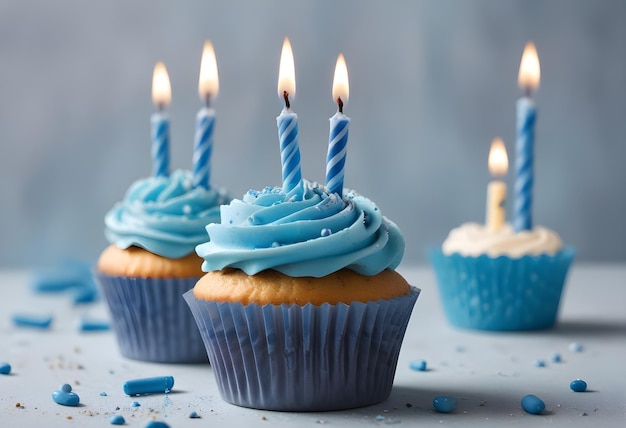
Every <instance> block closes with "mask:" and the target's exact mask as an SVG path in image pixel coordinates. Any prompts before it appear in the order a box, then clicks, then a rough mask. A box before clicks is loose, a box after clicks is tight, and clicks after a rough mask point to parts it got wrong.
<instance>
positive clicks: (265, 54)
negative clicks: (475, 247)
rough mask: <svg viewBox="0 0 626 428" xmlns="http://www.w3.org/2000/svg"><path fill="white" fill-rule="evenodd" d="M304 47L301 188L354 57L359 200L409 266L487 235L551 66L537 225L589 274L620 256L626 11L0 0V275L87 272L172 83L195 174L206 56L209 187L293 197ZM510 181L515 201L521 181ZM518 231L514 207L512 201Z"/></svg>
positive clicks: (319, 159)
mask: <svg viewBox="0 0 626 428" xmlns="http://www.w3.org/2000/svg"><path fill="white" fill-rule="evenodd" d="M285 36H289V38H290V39H291V42H292V46H293V49H294V56H295V63H296V64H295V65H296V78H297V96H296V98H295V100H294V101H293V108H294V110H295V111H296V112H297V113H298V114H299V117H300V122H299V125H300V145H301V153H302V160H303V164H302V168H303V175H304V176H305V177H307V178H309V179H311V180H317V181H323V180H324V168H325V155H326V146H327V141H328V118H329V117H330V116H331V115H332V114H334V112H335V105H334V104H333V101H332V99H331V94H330V91H331V83H332V73H333V69H334V63H335V60H336V57H337V55H338V53H339V52H343V53H344V54H345V56H346V61H347V64H348V70H349V74H350V85H351V97H350V101H349V103H348V104H347V105H346V107H345V111H346V113H347V114H348V115H349V116H350V117H351V119H352V123H351V128H350V139H349V142H348V144H349V146H348V157H347V166H346V180H345V184H346V186H347V187H351V188H354V189H356V190H358V191H360V192H361V193H363V194H365V195H367V196H369V197H370V198H371V199H373V200H374V201H375V202H377V203H378V205H379V206H380V207H381V209H382V210H383V212H384V213H385V214H386V215H387V216H388V217H390V218H391V219H393V220H394V221H396V223H398V225H399V226H400V227H401V229H402V230H403V231H404V233H405V236H406V240H407V250H406V253H405V260H404V263H407V264H408V263H415V262H425V260H426V259H425V249H426V248H427V247H428V246H429V245H433V244H437V243H440V242H441V241H442V240H443V239H444V238H445V236H446V234H447V232H448V231H449V229H450V228H452V227H454V226H456V225H458V224H460V223H463V222H465V221H483V219H484V210H485V192H486V186H487V183H488V181H489V180H490V177H489V173H488V171H487V167H486V160H487V154H488V150H489V144H490V142H491V139H492V138H493V137H494V136H496V135H499V136H501V137H502V138H503V139H504V141H505V144H506V145H507V149H508V151H509V156H511V157H512V155H513V144H514V132H515V131H514V128H515V118H514V116H515V101H516V99H517V98H518V96H519V90H518V88H517V71H518V67H519V61H520V57H521V53H522V50H523V46H524V44H525V42H526V41H527V40H533V41H534V42H535V43H536V45H537V49H538V51H539V57H540V61H541V67H542V81H541V87H540V89H539V91H538V92H537V94H536V96H535V99H536V102H537V104H538V108H539V118H538V123H537V130H536V134H537V140H536V162H535V168H536V169H535V171H536V173H535V192H534V194H535V199H534V218H535V222H536V224H541V225H544V226H547V227H550V228H554V229H555V230H557V231H558V232H559V233H560V234H561V236H562V237H563V239H564V241H565V242H566V243H569V244H572V245H575V246H576V247H577V248H578V251H579V253H578V259H579V260H586V261H622V262H623V261H624V260H626V243H625V242H626V228H625V227H624V221H625V220H626V216H625V215H624V212H625V210H626V197H625V195H626V192H625V185H626V168H624V161H626V142H625V137H624V136H625V135H626V120H625V118H626V50H625V47H624V46H625V45H626V2H624V1H617V0H616V1H571V0H560V1H556V0H553V1H528V0H526V1H499V2H496V1H478V0H473V1H463V2H461V1H455V2H452V1H442V0H432V1H430V0H428V1H426V0H423V1H387V2H383V1H379V2H373V1H291V2H287V1H267V0H266V1H228V2H226V1H225V2H217V1H204V2H200V1H198V2H189V1H177V2H162V1H147V0H146V1H132V2H128V1H108V2H81V1H75V2H68V1H55V2H49V1H43V0H36V1H35V0H34V1H23V2H17V1H14V2H9V1H0V89H1V91H0V94H1V95H0V200H1V201H2V211H1V212H2V217H1V221H0V266H2V267H26V266H39V265H46V264H52V263H58V262H59V261H61V260H63V259H66V258H80V259H83V260H88V261H93V260H95V259H96V257H97V255H98V254H99V252H100V251H101V250H102V249H103V248H104V247H105V246H106V244H107V243H106V241H105V239H104V236H103V229H104V225H103V216H104V214H105V212H106V211H107V210H108V209H109V208H110V207H111V206H112V205H113V204H114V203H115V202H116V201H117V200H119V199H120V198H121V197H122V196H123V194H124V192H125V190H126V189H127V187H128V185H129V184H130V183H131V182H133V181H134V180H136V179H139V178H142V177H145V176H147V175H149V174H150V171H151V160H150V137H149V116H150V114H151V113H152V112H153V110H154V109H153V106H152V103H151V99H150V85H151V74H152V68H153V66H154V63H155V62H156V61H157V60H163V61H164V62H165V63H166V65H167V67H168V70H169V73H170V78H171V81H172V89H173V101H172V104H171V105H170V108H169V113H170V115H171V126H172V144H171V164H172V167H174V168H190V167H191V152H192V141H193V132H194V121H195V113H196V112H197V110H198V109H199V108H200V106H201V104H200V100H199V98H198V95H197V76H198V69H199V63H200V53H201V49H202V43H203V41H204V39H205V38H210V39H211V40H212V41H213V43H214V46H215V50H216V53H217V60H218V66H219V72H220V95H219V98H218V99H217V100H216V102H215V103H214V107H215V108H216V110H217V114H218V123H217V128H216V131H215V149H214V153H213V162H212V165H213V174H212V183H213V184H216V185H223V186H226V187H228V188H229V189H230V190H231V191H232V193H233V194H234V195H235V196H237V197H239V196H241V195H242V194H243V192H245V191H246V190H248V189H249V188H257V189H258V188H262V187H264V186H266V185H280V184H281V182H280V181H281V179H280V157H279V152H278V138H277V131H276V122H275V117H276V116H277V115H278V113H279V112H280V109H281V102H280V100H279V99H278V96H277V94H276V81H277V76H278V62H279V56H280V47H281V43H282V40H283V38H284V37H285ZM506 181H507V182H508V184H509V195H510V196H511V195H512V187H513V174H512V173H511V172H509V174H508V176H507V179H506ZM507 206H508V214H509V218H511V208H512V198H509V200H508V201H507Z"/></svg>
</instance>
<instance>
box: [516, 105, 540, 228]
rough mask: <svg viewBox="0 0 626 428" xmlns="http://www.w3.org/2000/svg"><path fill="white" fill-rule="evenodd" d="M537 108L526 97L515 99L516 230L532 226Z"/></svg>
mask: <svg viewBox="0 0 626 428" xmlns="http://www.w3.org/2000/svg"><path fill="white" fill-rule="evenodd" d="M536 117H537V109H536V108H535V103H534V102H533V101H532V100H531V99H530V98H528V97H522V98H520V99H519V100H518V101H517V130H516V131H517V132H516V140H515V172H516V179H515V215H514V219H513V227H514V228H515V231H516V232H520V231H523V230H531V229H532V228H533V219H532V208H533V180H534V174H533V161H534V145H535V119H536Z"/></svg>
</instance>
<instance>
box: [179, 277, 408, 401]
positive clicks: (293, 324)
mask: <svg viewBox="0 0 626 428" xmlns="http://www.w3.org/2000/svg"><path fill="white" fill-rule="evenodd" d="M419 292H420V290H419V289H417V288H414V287H411V291H410V293H409V294H407V295H405V296H400V297H396V298H393V299H389V300H378V301H375V302H368V303H361V302H354V303H351V304H349V305H348V304H343V303H339V304H335V305H331V304H328V303H325V304H322V305H320V306H315V305H312V304H306V305H304V306H300V305H295V304H284V305H270V304H268V305H263V306H261V305H258V304H254V303H252V304H248V305H242V304H240V303H223V302H222V303H219V302H214V301H205V300H200V299H196V298H195V297H194V295H193V291H189V292H187V293H185V295H184V297H185V300H186V301H187V303H188V304H189V307H190V308H191V311H192V312H193V315H194V317H195V319H196V322H197V324H198V327H199V329H200V333H201V335H202V338H203V340H204V341H205V344H206V348H207V351H208V353H209V359H210V361H211V367H212V370H213V372H214V373H215V378H216V381H217V385H218V389H219V391H220V394H221V396H222V398H223V399H224V400H225V401H227V402H229V403H232V404H235V405H238V406H243V407H250V408H256V409H264V410H279V411H328V410H340V409H349V408H355V407H362V406H367V405H371V404H375V403H379V402H381V401H383V400H385V399H387V398H388V397H389V394H390V393H391V388H392V386H393V380H394V376H395V371H396V366H397V362H398V355H399V353H400V348H401V345H402V341H403V338H404V334H405V331H406V327H407V324H408V321H409V318H410V315H411V312H412V310H413V306H414V305H415V302H416V300H417V297H418V295H419Z"/></svg>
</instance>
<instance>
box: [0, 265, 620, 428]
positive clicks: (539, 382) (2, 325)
mask: <svg viewBox="0 0 626 428" xmlns="http://www.w3.org/2000/svg"><path fill="white" fill-rule="evenodd" d="M399 270H400V272H401V273H403V274H404V275H405V277H406V278H407V279H408V280H409V282H411V283H412V284H413V285H415V286H418V287H420V288H421V289H422V294H421V296H420V297H419V299H418V301H417V304H416V306H415V309H414V312H413V315H412V317H411V321H410V323H409V327H408V330H407V334H406V337H405V340H404V344H403V347H402V351H401V354H400V359H399V363H398V369H397V372H396V378H395V384H394V388H393V391H392V393H391V396H390V398H389V399H388V400H387V401H385V402H383V403H381V404H378V405H374V406H371V407H366V408H360V409H353V410H347V411H339V412H326V413H281V412H271V411H262V410H254V409H246V408H241V407H237V406H233V405H230V404H227V403H225V402H223V401H222V400H221V398H220V396H219V393H218V392H217V389H216V385H215V380H214V377H213V373H212V372H211V368H210V367H209V366H208V365H163V364H151V363H142V362H137V361H132V360H128V359H125V358H123V357H121V356H120V354H119V352H118V350H117V345H116V342H115V338H114V335H113V332H112V331H108V332H92V333H79V332H78V331H77V329H76V321H77V319H78V318H79V317H80V316H81V315H89V316H91V317H94V318H100V319H104V318H107V316H108V315H107V312H106V308H105V307H104V306H103V304H102V303H101V302H100V303H96V304H90V305H82V306H74V305H73V304H72V303H71V299H70V298H69V296H68V295H64V294H62V295H41V294H33V293H32V292H31V291H30V289H29V287H28V286H27V282H28V278H29V276H28V273H26V272H2V273H0V361H4V362H8V363H10V364H11V366H12V373H11V374H10V375H8V376H4V375H0V426H2V427H5V426H6V427H36V426H42V427H43V426H45V427H50V428H54V427H70V426H76V427H105V426H111V425H110V424H109V419H110V417H111V416H112V415H114V414H121V415H123V416H124V418H125V419H126V425H127V426H135V427H143V426H145V425H146V423H147V422H148V421H149V420H150V419H151V418H156V419H158V420H162V421H165V422H167V423H168V424H169V425H170V426H171V427H172V428H176V427H201V426H226V425H227V426H229V427H235V426H246V427H253V426H254V427H256V426H260V427H263V426H268V427H270V426H272V427H274V426H296V425H299V426H301V427H304V426H318V425H326V424H327V425H329V426H334V427H352V426H383V425H394V424H402V426H420V427H425V426H442V425H443V426H498V427H499V426H503V425H505V424H506V425H516V426H524V427H533V426H544V425H552V426H564V427H583V426H585V427H586V426H598V427H618V426H620V427H621V426H626V265H624V264H620V265H585V264H580V263H575V264H574V266H573V269H572V271H571V272H570V275H569V278H568V283H567V286H566V290H565V295H564V298H563V300H562V303H561V311H560V317H559V324H558V326H557V327H556V328H554V329H551V330H547V331H540V332H532V333H513V334H510V333H506V334H504V333H484V332H471V331H462V330H458V329H454V328H452V327H450V326H449V325H448V324H447V322H446V321H445V319H444V315H443V312H442V309H441V303H440V301H439V296H438V294H437V289H436V286H435V280H434V274H433V273H432V271H431V270H430V269H429V268H428V267H416V268H412V267H405V268H400V269H399ZM15 312H30V313H52V314H53V315H54V317H55V319H54V322H53V325H52V327H51V328H50V329H49V330H43V331H41V330H33V329H29V328H23V327H21V328H18V327H15V326H13V324H12V323H11V320H10V315H11V314H12V313H15ZM572 342H578V343H580V344H582V345H583V347H584V349H583V351H582V352H572V351H570V350H569V344H570V343H572ZM554 353H560V354H561V356H562V359H563V361H562V362H561V363H559V364H556V363H553V362H552V360H551V356H552V355H553V354H554ZM415 359H424V360H426V361H427V363H428V367H429V370H428V371H425V372H417V371H412V370H410V369H409V367H408V366H409V362H410V361H412V360H415ZM537 359H543V360H545V361H546V367H543V368H540V367H536V366H535V365H534V364H533V363H534V361H535V360H537ZM160 375H172V376H174V378H175V386H174V391H173V392H172V393H170V394H169V395H168V396H167V397H166V396H165V395H163V394H158V395H150V396H143V397H136V398H131V397H127V396H125V395H124V393H123V391H122V384H123V383H124V381H126V380H129V379H134V378H141V377H149V376H160ZM576 378H581V379H584V380H586V381H587V383H588V389H589V391H588V392H585V393H575V392H572V391H571V390H570V389H569V383H570V381H572V380H573V379H576ZM63 383H69V384H71V385H72V386H73V388H74V392H76V393H77V394H78V395H79V396H80V401H81V404H80V406H79V407H65V406H60V405H58V404H56V403H54V402H53V401H52V399H51V393H52V392H53V391H54V390H56V389H57V388H58V386H59V385H60V384H63ZM101 392H106V394H107V396H101V395H100V393H101ZM529 393H532V394H535V395H537V396H539V397H540V398H542V399H543V400H544V402H545V403H546V412H545V413H544V414H542V415H530V414H527V413H525V412H524V411H523V410H522V409H521V407H520V399H521V398H522V397H523V396H524V395H525V394H529ZM437 395H451V396H455V397H457V398H458V399H459V401H458V406H457V409H456V411H455V412H454V413H451V414H441V413H437V412H436V411H434V410H433V406H432V399H433V398H434V397H435V396H437ZM134 400H136V401H138V402H139V403H140V404H141V407H137V408H131V407H130V404H131V402H132V401H134ZM18 402H19V403H20V405H21V406H23V408H21V407H16V404H17V403H18ZM117 408H119V409H118V410H116V409H117ZM191 411H196V412H197V413H198V414H200V415H201V416H202V418H201V419H190V418H189V417H188V415H189V413H190V412H191Z"/></svg>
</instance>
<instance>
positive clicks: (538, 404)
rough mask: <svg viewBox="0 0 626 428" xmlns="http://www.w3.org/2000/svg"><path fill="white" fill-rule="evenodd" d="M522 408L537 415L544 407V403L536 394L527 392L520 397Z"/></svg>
mask: <svg viewBox="0 0 626 428" xmlns="http://www.w3.org/2000/svg"><path fill="white" fill-rule="evenodd" d="M522 409H524V410H525V411H526V412H528V413H530V414H533V415H538V414H539V413H541V412H543V411H544V410H545V409H546V405H545V403H544V402H543V401H542V400H541V399H540V398H539V397H537V396H536V395H532V394H528V395H525V396H524V397H522Z"/></svg>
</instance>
